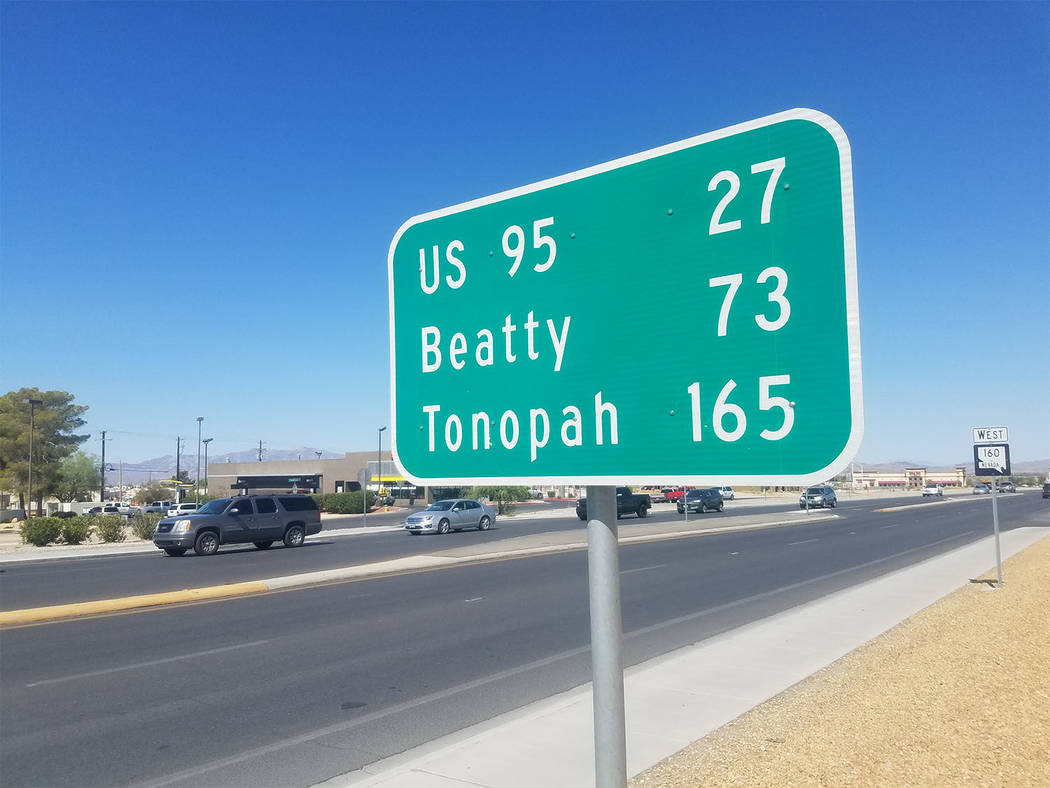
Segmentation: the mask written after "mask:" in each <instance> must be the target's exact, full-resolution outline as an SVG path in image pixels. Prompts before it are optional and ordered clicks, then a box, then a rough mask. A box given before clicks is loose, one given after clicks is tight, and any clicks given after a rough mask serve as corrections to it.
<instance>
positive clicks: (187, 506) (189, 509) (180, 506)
mask: <svg viewBox="0 0 1050 788" xmlns="http://www.w3.org/2000/svg"><path fill="white" fill-rule="evenodd" d="M195 511H197V504H195V503H177V504H175V505H174V506H173V507H171V508H170V509H168V517H178V516H179V515H180V514H193V513H194V512H195Z"/></svg>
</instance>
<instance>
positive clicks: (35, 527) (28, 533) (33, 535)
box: [20, 517, 62, 547]
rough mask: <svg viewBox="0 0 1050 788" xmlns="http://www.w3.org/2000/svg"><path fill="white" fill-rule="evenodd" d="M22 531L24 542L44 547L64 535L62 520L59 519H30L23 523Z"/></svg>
mask: <svg viewBox="0 0 1050 788" xmlns="http://www.w3.org/2000/svg"><path fill="white" fill-rule="evenodd" d="M20 530H21V532H22V541H23V542H25V543H26V544H34V545H36V546H37V547H43V546H44V545H47V544H51V543H52V542H54V541H55V540H56V539H58V537H59V536H61V535H62V520H59V519H58V518H57V517H30V518H29V519H28V520H24V521H23V522H22V525H21V526H20Z"/></svg>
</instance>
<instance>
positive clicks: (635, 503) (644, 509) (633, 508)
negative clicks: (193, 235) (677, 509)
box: [576, 487, 653, 520]
mask: <svg viewBox="0 0 1050 788" xmlns="http://www.w3.org/2000/svg"><path fill="white" fill-rule="evenodd" d="M652 508H653V501H652V499H651V498H650V497H649V496H648V495H646V494H645V493H633V492H631V488H630V487H617V488H616V519H617V520H619V519H620V518H621V517H623V516H624V515H625V514H636V515H638V516H639V517H647V516H648V515H649V510H650V509H652ZM576 516H577V517H579V518H580V519H581V520H586V519H587V499H586V498H580V499H579V500H578V501H576Z"/></svg>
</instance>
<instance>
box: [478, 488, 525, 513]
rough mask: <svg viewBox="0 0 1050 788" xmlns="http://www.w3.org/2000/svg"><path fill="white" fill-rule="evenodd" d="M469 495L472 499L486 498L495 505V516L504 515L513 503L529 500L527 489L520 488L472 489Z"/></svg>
mask: <svg viewBox="0 0 1050 788" xmlns="http://www.w3.org/2000/svg"><path fill="white" fill-rule="evenodd" d="M470 495H471V497H473V498H488V499H489V500H490V501H492V503H494V504H496V510H497V514H505V513H506V511H507V509H508V508H510V504H511V503H512V502H513V501H527V500H529V488H528V487H522V486H510V487H485V486H483V487H474V488H473V489H472V490H471V491H470Z"/></svg>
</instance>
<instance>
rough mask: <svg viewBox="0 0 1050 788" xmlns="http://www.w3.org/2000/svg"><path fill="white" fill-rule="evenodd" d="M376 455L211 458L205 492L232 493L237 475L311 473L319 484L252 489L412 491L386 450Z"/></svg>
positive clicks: (399, 493)
mask: <svg viewBox="0 0 1050 788" xmlns="http://www.w3.org/2000/svg"><path fill="white" fill-rule="evenodd" d="M379 457H380V455H379V453H378V452H374V451H354V452H347V453H346V454H345V455H343V456H342V457H340V458H338V459H334V460H320V459H317V458H316V457H303V458H302V459H301V460H279V461H274V462H271V461H266V462H212V463H209V464H208V468H207V469H206V472H207V474H208V476H207V480H208V494H209V495H231V494H233V495H236V494H237V493H239V492H240V489H239V488H238V487H237V486H236V485H237V480H238V478H245V477H251V476H277V477H287V478H288V479H304V480H305V479H306V477H312V476H315V475H316V476H318V477H319V479H318V481H319V482H320V488H319V489H316V490H313V489H312V488H309V487H307V486H305V485H304V486H302V487H300V486H299V485H298V484H297V483H296V482H288V483H285V484H275V485H274V486H272V487H256V488H253V489H266V490H281V491H285V492H287V491H290V490H291V489H292V487H293V485H294V486H295V487H296V489H298V490H299V492H311V491H312V492H319V493H340V492H352V491H354V490H360V489H361V488H362V487H365V488H367V489H369V490H373V491H375V490H378V489H379V487H380V486H382V487H383V488H384V489H386V490H388V491H389V492H390V494H391V495H395V496H397V497H404V498H407V497H409V495H410V494H411V493H412V492H415V491H416V488H415V487H413V486H412V485H411V484H409V483H408V482H407V481H405V479H404V478H402V476H401V474H400V472H399V471H398V470H397V466H396V465H394V463H393V461H392V460H391V458H390V452H389V451H384V452H383V453H382V461H381V462H380V459H379ZM275 481H276V480H275ZM419 497H422V496H419Z"/></svg>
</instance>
